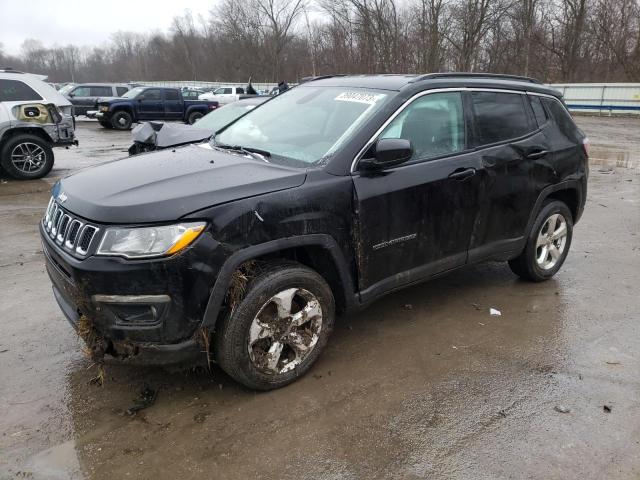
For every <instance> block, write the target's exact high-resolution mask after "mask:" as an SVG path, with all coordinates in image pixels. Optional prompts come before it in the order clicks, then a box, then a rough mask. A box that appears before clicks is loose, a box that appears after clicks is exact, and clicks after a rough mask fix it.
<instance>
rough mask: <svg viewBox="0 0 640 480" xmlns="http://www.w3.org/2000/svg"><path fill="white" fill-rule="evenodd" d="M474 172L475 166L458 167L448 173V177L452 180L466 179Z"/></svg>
mask: <svg viewBox="0 0 640 480" xmlns="http://www.w3.org/2000/svg"><path fill="white" fill-rule="evenodd" d="M475 174H476V169H475V168H465V169H458V170H456V171H454V172H453V173H452V174H451V175H449V178H453V179H454V180H466V179H467V178H469V177H473V176H474V175H475Z"/></svg>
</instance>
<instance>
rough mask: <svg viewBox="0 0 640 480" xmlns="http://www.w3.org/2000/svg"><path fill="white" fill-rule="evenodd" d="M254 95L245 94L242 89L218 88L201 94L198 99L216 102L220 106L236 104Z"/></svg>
mask: <svg viewBox="0 0 640 480" xmlns="http://www.w3.org/2000/svg"><path fill="white" fill-rule="evenodd" d="M254 96H255V94H247V93H245V88H244V87H219V88H216V89H215V90H213V91H212V92H207V93H203V94H202V95H200V96H199V97H198V98H199V99H200V100H212V101H217V102H218V103H219V104H220V105H226V104H227V103H232V102H237V101H238V100H240V99H242V98H249V97H254Z"/></svg>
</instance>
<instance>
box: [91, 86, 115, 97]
mask: <svg viewBox="0 0 640 480" xmlns="http://www.w3.org/2000/svg"><path fill="white" fill-rule="evenodd" d="M90 96H91V97H110V96H111V87H91V95H90Z"/></svg>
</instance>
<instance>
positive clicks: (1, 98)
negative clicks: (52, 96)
mask: <svg viewBox="0 0 640 480" xmlns="http://www.w3.org/2000/svg"><path fill="white" fill-rule="evenodd" d="M31 100H42V97H41V96H40V95H38V94H37V93H36V91H35V90H34V89H33V88H31V87H30V86H29V85H27V84H26V83H24V82H21V81H19V80H0V102H20V101H31Z"/></svg>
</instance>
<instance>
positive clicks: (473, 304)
mask: <svg viewBox="0 0 640 480" xmlns="http://www.w3.org/2000/svg"><path fill="white" fill-rule="evenodd" d="M471 306H472V307H473V308H475V309H476V310H482V307H480V305H478V304H477V303H472V304H471Z"/></svg>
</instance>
